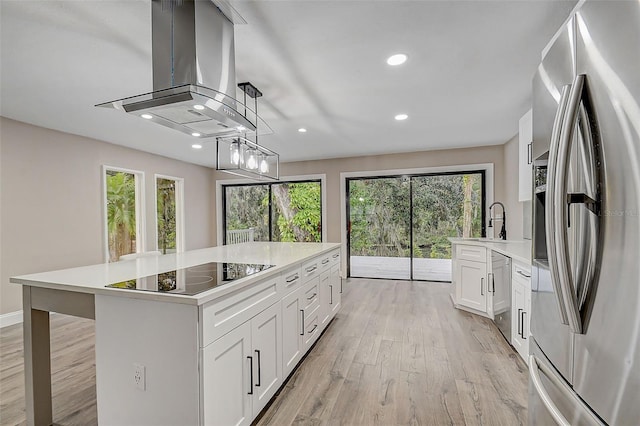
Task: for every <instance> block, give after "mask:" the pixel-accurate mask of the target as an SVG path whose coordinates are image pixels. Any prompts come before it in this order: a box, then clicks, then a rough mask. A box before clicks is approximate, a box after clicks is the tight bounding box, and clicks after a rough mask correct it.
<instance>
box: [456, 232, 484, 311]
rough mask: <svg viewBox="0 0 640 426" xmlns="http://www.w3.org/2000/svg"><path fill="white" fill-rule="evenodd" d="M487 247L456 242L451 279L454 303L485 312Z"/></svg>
mask: <svg viewBox="0 0 640 426" xmlns="http://www.w3.org/2000/svg"><path fill="white" fill-rule="evenodd" d="M487 272H488V271H487V249H486V248H485V247H481V246H475V245H462V244H456V245H455V246H454V251H453V281H454V284H455V289H456V305H457V306H458V307H465V308H471V309H473V310H474V311H477V312H478V313H483V314H486V313H487V306H488V304H487V290H488V287H487Z"/></svg>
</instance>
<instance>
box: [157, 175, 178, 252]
mask: <svg viewBox="0 0 640 426" xmlns="http://www.w3.org/2000/svg"><path fill="white" fill-rule="evenodd" d="M183 187H184V180H183V179H181V178H174V177H170V176H160V175H156V231H157V239H156V242H157V249H158V250H159V251H160V252H161V253H162V254H167V253H175V252H180V251H183V250H184V244H183V235H184V233H183V229H184V227H183V220H182V218H183V211H184V210H183V206H184V203H183V196H182V191H183Z"/></svg>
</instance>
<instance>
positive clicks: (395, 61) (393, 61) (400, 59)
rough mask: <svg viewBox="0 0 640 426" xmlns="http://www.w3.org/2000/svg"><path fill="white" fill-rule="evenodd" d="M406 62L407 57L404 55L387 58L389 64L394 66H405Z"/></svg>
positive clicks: (398, 54)
mask: <svg viewBox="0 0 640 426" xmlns="http://www.w3.org/2000/svg"><path fill="white" fill-rule="evenodd" d="M406 60H407V55H405V54H404V53H397V54H395V55H392V56H389V57H388V58H387V64H389V65H393V66H396V65H401V64H404V63H405V61H406Z"/></svg>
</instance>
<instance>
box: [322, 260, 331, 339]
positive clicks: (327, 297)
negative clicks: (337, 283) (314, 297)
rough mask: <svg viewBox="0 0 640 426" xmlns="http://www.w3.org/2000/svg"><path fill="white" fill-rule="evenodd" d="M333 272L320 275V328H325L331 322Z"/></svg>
mask: <svg viewBox="0 0 640 426" xmlns="http://www.w3.org/2000/svg"><path fill="white" fill-rule="evenodd" d="M330 286H331V272H330V271H325V272H323V273H321V274H320V312H319V314H320V327H321V328H324V327H325V326H326V325H327V323H328V322H329V320H331V304H330V303H331V287H330Z"/></svg>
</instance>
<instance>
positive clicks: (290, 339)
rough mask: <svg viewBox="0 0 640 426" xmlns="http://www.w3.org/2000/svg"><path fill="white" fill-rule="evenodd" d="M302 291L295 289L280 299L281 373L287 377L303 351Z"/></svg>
mask: <svg viewBox="0 0 640 426" xmlns="http://www.w3.org/2000/svg"><path fill="white" fill-rule="evenodd" d="M303 316H304V310H303V305H302V291H301V290H300V289H298V290H295V291H293V292H291V293H290V294H288V295H287V296H285V297H284V298H283V299H282V374H283V377H285V378H286V377H288V376H289V374H290V373H291V372H292V371H293V369H294V368H295V366H296V365H298V361H300V359H301V358H302V355H303V351H304V343H303V336H304V332H303V330H302V322H303V321H304V319H303Z"/></svg>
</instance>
